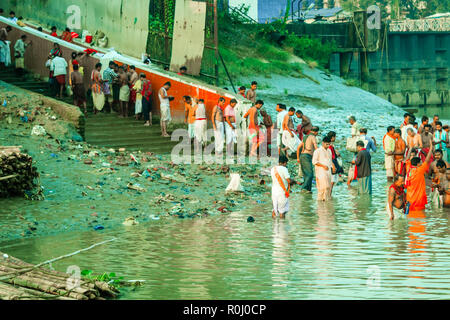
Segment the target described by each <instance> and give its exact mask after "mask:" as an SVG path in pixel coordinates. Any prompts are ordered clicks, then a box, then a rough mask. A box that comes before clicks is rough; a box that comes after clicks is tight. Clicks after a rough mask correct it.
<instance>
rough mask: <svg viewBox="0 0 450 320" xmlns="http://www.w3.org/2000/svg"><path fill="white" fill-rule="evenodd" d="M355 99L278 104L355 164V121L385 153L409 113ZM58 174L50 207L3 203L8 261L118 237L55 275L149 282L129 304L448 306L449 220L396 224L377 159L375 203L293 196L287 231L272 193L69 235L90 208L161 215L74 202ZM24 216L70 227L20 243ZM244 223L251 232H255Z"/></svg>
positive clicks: (119, 201) (353, 197)
mask: <svg viewBox="0 0 450 320" xmlns="http://www.w3.org/2000/svg"><path fill="white" fill-rule="evenodd" d="M340 89H342V88H337V89H336V90H337V91H339V90H340ZM351 90H352V92H353V93H354V94H353V95H352V96H351V97H350V98H349V99H348V101H349V102H348V105H344V106H343V105H342V104H341V105H340V103H337V105H334V106H330V102H329V101H327V102H323V101H322V103H317V101H316V102H311V101H313V100H311V99H312V98H313V97H305V96H304V95H298V94H296V93H295V92H294V93H292V92H289V93H288V96H287V97H285V98H284V100H282V101H287V102H288V103H290V104H292V105H294V106H297V105H298V104H300V102H301V107H302V110H303V111H304V112H305V113H306V114H307V115H310V116H311V118H312V120H313V122H314V123H316V124H319V126H321V128H322V133H323V134H325V133H326V131H328V130H335V131H337V132H338V143H337V147H338V149H339V150H341V151H343V154H344V158H345V160H346V161H350V160H351V155H349V154H347V153H346V152H345V151H344V147H345V137H346V136H348V134H349V131H350V128H349V125H348V124H347V122H346V121H347V120H346V119H347V116H348V115H350V114H353V115H355V116H356V117H357V118H358V119H360V120H359V121H360V122H362V124H363V125H364V126H366V127H367V128H368V129H369V135H374V136H375V137H376V139H377V141H378V142H379V143H380V142H381V138H382V136H383V135H384V132H385V128H386V127H387V126H388V125H390V124H393V125H397V126H398V125H399V124H400V123H401V121H402V117H401V116H402V113H403V112H402V110H400V109H398V108H395V107H393V106H389V105H386V104H384V102H382V103H381V102H380V101H379V100H377V99H373V100H372V101H370V99H371V98H370V97H369V96H368V95H367V97H368V98H367V97H364V96H363V95H362V94H361V93H360V92H359V91H357V89H353V88H351ZM358 90H359V89H358ZM268 91H269V90H267V91H265V92H263V93H262V96H263V97H264V98H265V101H267V106H268V105H269V104H271V105H272V106H273V105H274V103H275V102H276V101H277V99H278V97H277V92H273V91H271V92H268ZM344 93H345V92H344ZM344 93H342V92H341V96H342V95H343V94H344ZM330 94H333V93H330ZM358 95H359V96H358ZM337 98H338V99H342V97H341V98H339V97H337ZM367 99H369V101H366V100H367ZM362 101H365V104H366V105H362V104H363V102H362ZM368 106H371V107H368ZM269 110H270V109H269ZM271 113H272V114H273V111H271ZM49 162H50V160H49ZM43 166H44V164H43ZM295 167H296V166H295V164H294V163H291V164H290V170H291V174H295V171H296V168H295ZM51 168H53V169H52V170H56V171H55V172H54V173H53V174H52V175H50V176H44V177H43V178H42V179H43V183H44V184H45V185H47V186H48V188H47V192H49V191H48V190H50V189H53V190H55V193H56V194H55V195H54V196H51V195H49V194H48V193H47V196H48V197H47V199H46V200H45V201H41V202H37V203H36V202H29V201H22V200H17V199H12V200H5V201H3V202H2V207H3V209H2V212H3V213H2V215H1V216H0V225H1V226H2V228H1V230H0V231H1V232H0V233H1V234H2V235H3V237H2V238H0V239H2V240H0V251H3V252H7V253H9V254H10V255H13V256H16V257H18V258H21V259H24V260H26V261H27V262H30V263H39V262H42V261H45V260H47V259H50V258H53V257H57V256H60V255H64V254H67V253H70V252H73V251H76V250H79V249H81V248H86V247H89V246H90V245H92V244H94V243H98V242H101V241H104V240H108V239H112V238H116V239H117V240H115V241H113V242H110V243H108V244H104V245H102V246H98V247H96V248H94V249H92V250H89V251H86V252H83V253H80V254H78V255H75V256H73V257H70V258H67V259H64V260H61V261H59V262H55V263H53V265H52V267H53V268H55V269H57V270H60V271H65V270H66V269H67V267H69V266H73V265H76V266H78V267H79V268H80V269H81V270H83V269H90V270H93V271H94V273H103V272H114V273H116V274H117V275H120V276H124V277H125V279H127V280H145V284H144V286H142V287H139V288H136V289H134V290H132V289H130V288H124V289H122V296H121V298H122V299H449V298H450V273H449V270H450V239H449V230H450V220H449V211H448V210H447V209H439V208H434V207H433V206H432V205H430V206H429V207H428V208H427V210H426V211H425V212H424V213H411V214H410V215H409V216H406V217H405V216H403V215H402V214H397V216H396V219H395V220H394V221H389V219H388V216H387V212H386V209H385V206H386V190H387V187H388V184H387V182H386V178H385V172H384V170H383V155H382V152H381V151H379V152H377V153H376V154H375V155H374V157H373V171H374V172H373V181H374V185H373V194H374V195H373V197H372V198H361V197H358V196H357V194H356V190H355V189H354V188H351V189H348V188H347V186H346V185H345V183H341V184H339V185H338V186H337V187H336V188H335V191H334V198H333V200H332V201H330V202H329V203H317V201H316V194H315V193H314V194H312V195H305V194H300V193H299V192H298V189H297V190H296V189H295V188H294V190H293V194H292V197H291V204H290V208H291V210H290V212H289V214H288V215H287V218H286V220H284V221H282V220H273V219H272V218H271V199H270V194H268V193H267V192H265V193H261V194H258V195H255V199H258V201H253V199H252V200H248V202H247V203H245V204H242V205H241V206H240V207H239V206H238V208H236V209H234V210H233V212H232V213H227V214H219V215H213V216H209V217H205V218H195V219H176V218H173V217H169V218H161V219H159V220H152V219H150V220H149V219H146V220H145V219H144V220H143V221H141V223H140V224H139V225H137V226H132V227H126V226H123V225H121V224H120V223H117V224H115V225H108V227H106V228H105V229H104V230H100V231H94V230H92V227H89V228H87V227H84V228H82V227H77V226H74V225H72V224H71V216H72V217H73V216H74V215H79V214H85V215H88V214H89V213H90V212H92V211H93V210H90V209H89V208H90V207H91V206H94V205H95V206H96V208H95V211H96V212H99V213H101V214H109V215H110V216H112V220H113V219H114V218H113V217H114V215H116V214H119V213H121V212H123V211H128V210H131V209H132V208H131V207H136V208H137V209H136V210H138V212H140V213H141V214H143V215H144V216H149V215H154V214H157V213H158V209H157V208H155V207H151V206H148V201H149V200H150V197H149V196H148V194H142V195H134V196H129V195H126V194H125V193H124V194H123V195H121V194H114V195H113V196H110V197H101V198H99V199H95V198H90V199H89V200H84V199H83V198H81V197H78V196H77V197H76V199H75V197H72V198H71V196H70V194H71V192H72V191H71V189H70V186H69V184H70V181H64V182H65V183H67V185H66V184H64V183H63V184H61V182H58V183H56V182H54V181H53V180H52V178H54V177H53V176H54V175H59V176H64V171H65V170H72V169H71V168H72V167H70V168H65V167H64V166H61V165H60V166H59V167H57V166H54V167H51ZM73 168H75V166H74V167H73ZM47 170H49V169H47V168H46V171H47ZM73 170H74V172H73V174H75V175H80V183H82V184H87V183H91V185H93V184H94V183H95V182H94V181H95V179H94V180H93V181H90V182H89V179H90V177H87V176H86V177H83V176H82V171H76V169H73ZM80 170H82V169H80ZM47 172H48V171H47ZM66 175H67V172H66ZM82 180H83V181H82ZM217 181H218V182H217V183H220V185H219V186H215V185H214V184H213V182H211V188H217V191H212V190H211V189H210V190H198V194H197V195H196V197H198V198H201V195H202V192H203V193H205V194H206V193H208V192H210V193H211V191H212V193H214V192H220V190H224V188H225V185H224V183H225V181H223V180H217ZM58 186H59V187H60V188H61V190H58ZM61 186H62V187H61ZM244 187H245V186H244ZM58 193H61V194H62V195H58ZM18 213H20V214H22V215H24V216H25V217H26V218H27V219H28V220H31V219H35V220H36V221H40V225H42V224H44V226H45V224H47V227H48V228H49V229H50V227H52V226H53V224H55V225H56V224H58V223H59V224H60V225H64V227H61V226H60V227H59V228H56V227H55V229H54V230H55V232H53V233H52V232H47V233H45V232H44V233H42V234H38V236H29V237H28V236H25V237H21V236H20V235H19V234H20V232H21V230H20V228H21V227H20V221H19V220H18V219H17V214H18ZM248 216H253V217H254V218H255V222H254V223H247V217H248ZM103 222H105V221H103ZM39 228H40V227H39ZM8 230H9V231H8ZM6 234H10V235H11V237H10V238H9V239H8V237H5V235H6Z"/></svg>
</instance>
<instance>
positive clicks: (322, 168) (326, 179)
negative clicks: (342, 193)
mask: <svg viewBox="0 0 450 320" xmlns="http://www.w3.org/2000/svg"><path fill="white" fill-rule="evenodd" d="M330 145H331V138H330V137H329V136H326V137H325V138H323V140H322V146H321V147H320V148H318V149H316V150H315V151H314V154H313V158H312V163H313V165H314V167H315V173H316V187H317V200H318V201H325V200H329V199H330V198H331V175H332V173H333V172H335V171H336V169H335V167H334V164H333V160H332V159H333V158H332V154H331V150H330Z"/></svg>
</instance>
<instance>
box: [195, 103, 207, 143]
mask: <svg viewBox="0 0 450 320" xmlns="http://www.w3.org/2000/svg"><path fill="white" fill-rule="evenodd" d="M193 111H194V116H195V124H194V134H195V142H196V143H198V144H199V145H204V144H205V143H206V140H207V138H208V137H207V131H206V129H207V126H208V123H207V120H206V108H205V101H204V100H203V99H200V100H198V104H197V105H196V106H195V107H194V110H193Z"/></svg>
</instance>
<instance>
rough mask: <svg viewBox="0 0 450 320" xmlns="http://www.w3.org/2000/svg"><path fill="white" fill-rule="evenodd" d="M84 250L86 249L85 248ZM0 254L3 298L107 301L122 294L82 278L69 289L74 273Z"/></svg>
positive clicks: (97, 282)
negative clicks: (4, 256)
mask: <svg viewBox="0 0 450 320" xmlns="http://www.w3.org/2000/svg"><path fill="white" fill-rule="evenodd" d="M83 250H84V249H83ZM2 256H3V253H2V252H0V285H1V286H0V299H28V298H30V299H41V298H42V299H60V298H66V299H76V300H88V299H103V298H104V297H116V296H117V294H118V293H119V291H118V290H117V289H116V288H114V287H112V286H110V285H108V284H107V283H106V282H101V281H91V280H87V279H80V282H79V283H78V285H77V286H76V287H74V288H71V287H68V286H69V285H70V284H71V283H72V282H68V279H69V278H70V277H71V275H70V274H67V273H63V272H59V271H54V270H49V269H46V268H44V267H42V266H41V265H43V264H39V265H36V266H34V265H32V264H29V263H26V262H24V261H22V260H19V259H17V258H14V257H8V258H7V259H2Z"/></svg>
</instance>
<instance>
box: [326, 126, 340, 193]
mask: <svg viewBox="0 0 450 320" xmlns="http://www.w3.org/2000/svg"><path fill="white" fill-rule="evenodd" d="M327 136H329V137H330V141H331V144H330V150H331V159H332V161H333V165H334V167H335V168H336V170H335V172H332V176H331V190H330V194H331V195H332V194H333V188H334V186H335V185H336V184H337V183H338V182H339V174H342V173H344V169H343V168H342V167H341V165H342V161H340V160H342V159H338V158H340V157H341V155H340V153H339V151H337V150H336V148H335V146H334V142H335V141H336V132H334V131H330V132H328V134H327Z"/></svg>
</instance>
